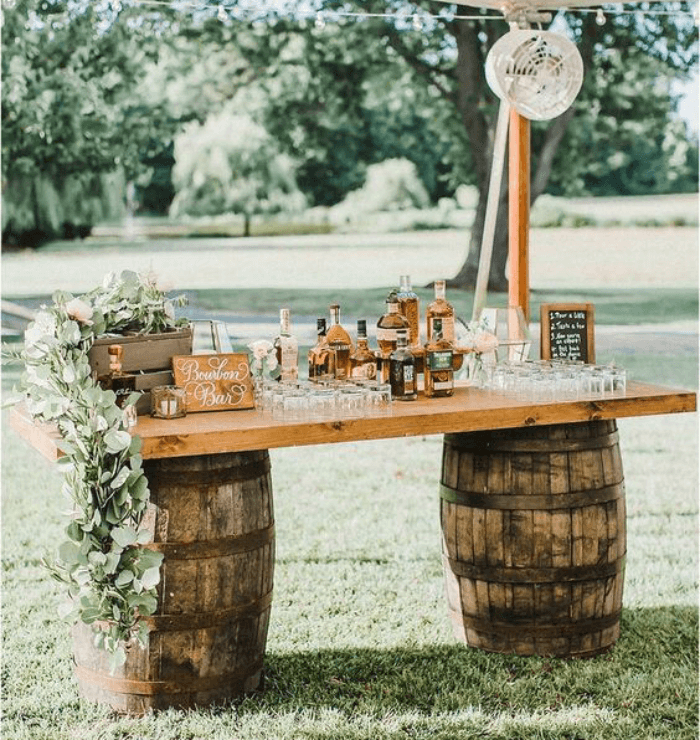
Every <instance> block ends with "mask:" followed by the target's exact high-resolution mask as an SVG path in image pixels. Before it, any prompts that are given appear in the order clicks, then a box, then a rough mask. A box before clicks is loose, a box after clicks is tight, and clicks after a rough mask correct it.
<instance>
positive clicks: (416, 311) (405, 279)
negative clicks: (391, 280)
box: [396, 275, 420, 347]
mask: <svg viewBox="0 0 700 740" xmlns="http://www.w3.org/2000/svg"><path fill="white" fill-rule="evenodd" d="M400 281H401V285H400V287H399V291H398V293H397V294H396V297H397V298H398V299H399V313H401V315H402V316H405V317H406V319H407V320H408V328H409V334H408V345H409V347H420V307H419V301H418V295H417V294H416V293H415V292H414V291H413V287H412V286H411V278H410V277H409V276H408V275H401V278H400Z"/></svg>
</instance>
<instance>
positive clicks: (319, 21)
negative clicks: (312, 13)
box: [314, 11, 326, 30]
mask: <svg viewBox="0 0 700 740" xmlns="http://www.w3.org/2000/svg"><path fill="white" fill-rule="evenodd" d="M314 25H315V26H316V28H318V29H319V30H322V29H324V28H325V27H326V20H325V18H324V17H323V13H321V11H319V12H318V13H316V20H315V21H314Z"/></svg>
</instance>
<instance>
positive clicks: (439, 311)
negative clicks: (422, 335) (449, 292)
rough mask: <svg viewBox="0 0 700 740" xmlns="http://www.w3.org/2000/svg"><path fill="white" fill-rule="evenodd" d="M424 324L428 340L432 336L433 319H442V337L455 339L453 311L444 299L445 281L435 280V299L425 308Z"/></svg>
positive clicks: (449, 340) (449, 339) (448, 339)
mask: <svg viewBox="0 0 700 740" xmlns="http://www.w3.org/2000/svg"><path fill="white" fill-rule="evenodd" d="M425 318H426V324H427V331H428V341H430V340H431V339H432V338H433V322H434V320H435V319H442V337H443V339H446V340H447V341H448V342H454V340H455V312H454V309H453V308H452V304H450V303H449V302H448V301H447V300H446V299H445V281H444V280H436V281H435V300H434V301H432V302H431V303H430V304H428V308H427V309H426V316H425Z"/></svg>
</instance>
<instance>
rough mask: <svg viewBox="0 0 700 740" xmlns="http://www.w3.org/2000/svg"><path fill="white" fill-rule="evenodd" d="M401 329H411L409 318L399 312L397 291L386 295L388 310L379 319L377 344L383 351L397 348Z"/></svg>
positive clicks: (389, 351)
mask: <svg viewBox="0 0 700 740" xmlns="http://www.w3.org/2000/svg"><path fill="white" fill-rule="evenodd" d="M401 329H406V330H407V331H408V330H409V324H408V319H407V318H406V317H405V316H402V315H401V313H400V312H399V299H398V296H397V294H396V291H393V290H392V291H391V293H389V295H388V296H387V297H386V312H385V313H384V315H383V316H381V317H380V319H379V321H377V344H378V345H379V349H380V351H381V352H382V353H385V354H389V353H391V352H393V351H394V350H395V349H396V346H397V339H398V334H397V332H398V331H399V330H401Z"/></svg>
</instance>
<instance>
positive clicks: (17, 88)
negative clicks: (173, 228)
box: [2, 0, 167, 243]
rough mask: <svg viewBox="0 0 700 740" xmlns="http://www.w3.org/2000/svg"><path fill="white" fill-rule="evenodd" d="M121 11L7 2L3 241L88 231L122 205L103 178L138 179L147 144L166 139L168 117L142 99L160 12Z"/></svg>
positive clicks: (38, 0) (56, 0)
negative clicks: (142, 81)
mask: <svg viewBox="0 0 700 740" xmlns="http://www.w3.org/2000/svg"><path fill="white" fill-rule="evenodd" d="M116 8H117V5H116V4H114V3H111V4H107V5H100V6H99V7H98V6H97V4H95V3H92V2H88V1H87V0H77V1H76V2H64V0H14V2H12V3H5V4H4V5H3V26H2V46H3V53H2V81H3V84H2V178H3V209H2V211H3V242H7V241H8V240H9V241H11V240H13V239H14V240H17V239H19V240H24V241H25V242H26V240H27V239H29V240H34V241H35V242H39V243H40V242H41V241H42V240H45V239H47V238H56V237H57V236H59V237H60V236H62V235H63V234H64V232H67V233H66V235H67V236H70V235H72V233H73V232H75V231H80V230H83V229H87V230H89V225H90V224H91V223H92V222H94V219H95V217H98V218H99V217H105V216H106V215H111V214H112V212H113V211H114V210H115V206H116V207H118V206H119V203H118V201H119V199H118V198H117V203H115V202H114V200H115V199H114V198H113V197H111V194H108V193H106V192H105V190H106V188H108V187H109V186H107V185H106V183H105V181H104V176H105V175H109V174H110V173H116V172H118V171H121V173H122V174H121V177H122V181H123V177H126V178H128V179H131V178H132V177H133V176H134V174H135V173H136V172H137V170H138V167H139V159H140V157H141V154H142V152H143V151H145V150H146V148H147V143H148V142H149V141H152V140H153V139H154V138H162V134H161V133H160V132H161V130H162V126H163V123H164V122H166V121H167V115H166V114H165V113H164V111H163V110H162V109H159V106H158V104H157V102H156V103H155V104H154V103H153V102H152V101H149V100H147V99H144V98H140V97H139V96H138V94H137V84H138V81H139V80H140V79H141V77H142V76H143V75H144V73H145V70H146V66H147V63H148V61H149V60H151V59H154V58H155V56H156V54H157V51H158V47H159V44H160V40H159V37H160V36H161V35H162V33H161V32H159V23H160V22H161V21H162V13H161V12H160V11H154V12H151V13H150V14H149V15H148V16H144V15H141V14H139V13H138V11H134V10H133V9H130V8H128V7H126V5H125V7H124V9H122V10H117V9H116ZM165 12H166V13H167V10H166V11H165ZM111 179H112V184H114V182H113V180H114V176H113V174H112V176H111ZM118 179H119V178H118Z"/></svg>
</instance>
